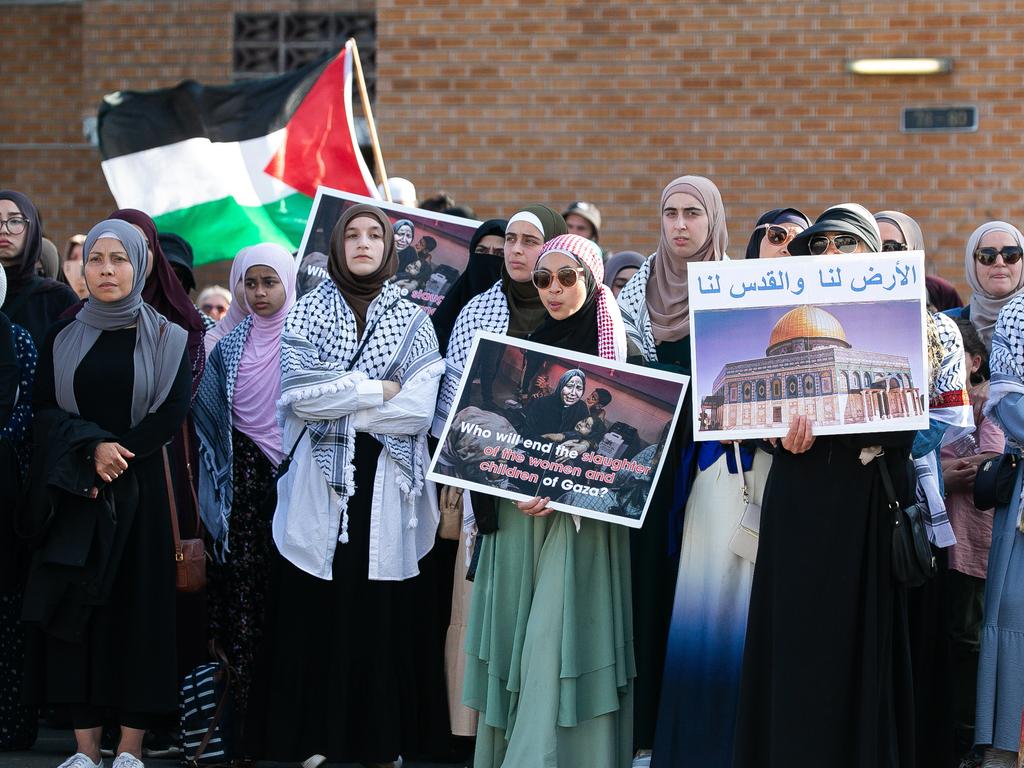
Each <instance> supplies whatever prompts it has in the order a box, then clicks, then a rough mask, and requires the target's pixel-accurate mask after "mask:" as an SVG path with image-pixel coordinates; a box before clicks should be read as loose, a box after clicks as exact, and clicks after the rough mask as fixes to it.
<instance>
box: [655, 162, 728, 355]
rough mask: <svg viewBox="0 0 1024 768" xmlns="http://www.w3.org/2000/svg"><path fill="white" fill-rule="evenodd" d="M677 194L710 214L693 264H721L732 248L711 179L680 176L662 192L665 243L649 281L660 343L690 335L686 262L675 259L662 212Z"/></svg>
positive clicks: (662, 238)
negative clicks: (683, 194) (688, 197)
mask: <svg viewBox="0 0 1024 768" xmlns="http://www.w3.org/2000/svg"><path fill="white" fill-rule="evenodd" d="M676 192H686V193H688V194H691V195H693V196H694V197H696V198H697V200H699V201H700V204H701V205H703V206H704V210H705V211H707V215H708V236H707V239H706V240H705V241H704V243H703V244H702V245H701V247H700V248H699V249H698V250H697V253H695V254H694V255H693V257H692V258H691V259H689V261H721V260H722V258H723V257H724V256H725V249H726V248H727V247H728V245H729V232H728V231H727V230H726V227H725V206H724V205H722V195H721V193H720V192H719V191H718V187H716V186H715V184H714V182H713V181H711V179H706V178H704V177H703V176H680V177H679V178H678V179H675V180H674V181H672V182H671V183H670V184H669V185H668V186H667V187H665V189H664V190H662V193H661V205H660V206H659V207H658V218H659V226H660V227H661V240H660V242H659V244H658V250H657V251H656V252H655V254H654V263H653V264H652V265H651V276H650V278H649V279H648V280H647V311H648V312H649V313H650V316H651V330H652V332H653V333H654V340H655V341H656V342H662V341H679V340H680V339H682V338H685V337H686V336H689V335H690V299H689V295H688V293H687V290H688V289H687V282H686V262H685V261H679V260H678V259H675V258H673V257H672V255H671V253H670V252H669V248H668V238H666V237H665V225H664V222H663V221H661V212H662V211H663V210H664V209H665V203H666V201H667V200H668V199H669V198H670V197H671V196H672V195H674V194H675V193H676Z"/></svg>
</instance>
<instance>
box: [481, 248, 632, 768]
mask: <svg viewBox="0 0 1024 768" xmlns="http://www.w3.org/2000/svg"><path fill="white" fill-rule="evenodd" d="M603 277H604V266H603V264H602V263H601V251H600V250H599V249H598V247H597V246H596V245H595V244H594V243H592V242H591V241H589V240H586V239H585V238H582V237H580V236H578V235H564V236H562V237H558V238H555V239H554V240H552V241H550V242H548V243H546V244H545V246H544V249H543V253H542V255H541V256H540V258H539V259H538V260H537V262H536V267H535V269H534V272H533V284H534V285H536V286H537V290H538V292H539V295H540V300H541V301H542V302H543V305H544V307H545V309H546V318H545V319H544V321H543V323H542V324H541V326H540V328H539V329H537V331H536V332H534V333H533V334H531V336H530V339H531V340H533V341H537V342H540V343H542V344H548V345H552V346H556V347H559V348H561V349H566V350H570V351H573V352H583V353H587V354H590V355H600V356H601V357H603V358H606V359H614V360H624V359H625V357H626V334H625V330H624V328H623V325H622V317H621V315H620V314H619V310H618V307H617V306H616V305H615V299H614V297H613V296H612V294H611V291H610V289H609V288H608V287H607V286H605V285H602V282H601V281H602V279H603ZM542 286H543V287H542ZM563 379H564V381H562V382H560V384H559V392H558V394H557V396H558V398H559V402H555V403H553V404H552V406H553V409H554V411H555V412H556V413H558V412H563V413H565V415H568V412H570V411H572V410H573V409H574V407H575V406H576V404H577V403H579V404H582V401H583V388H584V382H583V374H582V372H581V371H569V372H567V376H566V377H563ZM583 408H584V410H585V409H586V406H585V405H584V406H583ZM560 423H562V422H560ZM564 423H565V424H568V421H565V422H564ZM550 426H551V427H554V426H555V424H554V423H552V424H551V425H550ZM550 500H551V499H550V498H535V499H531V500H530V501H526V502H518V503H513V502H511V501H507V500H504V499H500V500H498V501H497V507H498V511H499V515H500V521H501V524H500V526H499V527H498V530H497V532H496V533H494V534H493V535H490V536H485V537H484V543H483V546H482V548H481V552H480V557H479V566H478V569H477V573H476V580H475V581H474V582H473V604H472V608H471V612H470V620H469V630H468V636H467V643H466V648H467V654H468V661H467V666H466V680H465V702H466V704H467V705H468V706H470V707H473V708H474V709H477V710H479V711H480V726H479V728H478V730H477V741H476V755H475V757H474V762H473V765H474V766H476V768H496V767H497V766H505V768H511V766H541V765H558V766H559V768H628V766H629V764H630V762H631V758H632V746H633V710H632V690H633V677H634V674H635V672H634V669H635V668H634V664H633V627H632V621H631V616H632V612H631V604H630V566H629V562H630V552H629V533H628V530H627V529H626V528H625V527H623V526H620V525H615V524H612V523H605V522H599V521H596V520H591V519H587V518H582V519H578V520H575V519H574V518H573V516H572V515H569V514H565V513H563V512H552V510H551V509H550V508H549V507H548V506H547V504H548V502H549V501H550Z"/></svg>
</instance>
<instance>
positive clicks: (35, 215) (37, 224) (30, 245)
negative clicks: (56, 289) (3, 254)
mask: <svg viewBox="0 0 1024 768" xmlns="http://www.w3.org/2000/svg"><path fill="white" fill-rule="evenodd" d="M0 200H10V201H11V202H12V203H14V204H15V205H16V206H18V210H19V211H21V215H22V216H24V217H25V219H26V220H27V221H28V227H27V228H26V229H25V246H24V248H23V249H22V251H21V264H17V265H15V266H13V267H4V272H6V273H7V292H8V295H10V294H12V293H15V292H16V291H17V290H18V288H20V287H21V286H23V285H25V284H26V283H28V282H29V281H30V280H31V279H32V278H33V277H34V276H35V274H36V262H38V261H39V254H40V253H41V252H42V250H43V222H42V219H41V218H40V217H39V211H38V210H37V209H36V207H35V205H34V204H33V203H32V201H31V200H29V199H28V198H27V197H26V196H25V195H23V194H21V192H15V191H14V190H13V189H3V190H0Z"/></svg>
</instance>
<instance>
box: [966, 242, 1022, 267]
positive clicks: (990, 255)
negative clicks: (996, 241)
mask: <svg viewBox="0 0 1024 768" xmlns="http://www.w3.org/2000/svg"><path fill="white" fill-rule="evenodd" d="M999 256H1002V257H1003V262H1004V263H1006V264H1016V263H1017V262H1018V261H1020V259H1021V256H1024V248H1021V247H1020V246H1019V245H1004V246H1003V247H1002V248H1000V249H999V250H998V251H997V250H996V249H995V248H979V249H978V250H976V251H975V252H974V258H975V260H976V261H977V262H978V263H979V264H982V265H984V266H986V267H991V266H992V265H993V264H995V263H996V259H997V258H998V257H999Z"/></svg>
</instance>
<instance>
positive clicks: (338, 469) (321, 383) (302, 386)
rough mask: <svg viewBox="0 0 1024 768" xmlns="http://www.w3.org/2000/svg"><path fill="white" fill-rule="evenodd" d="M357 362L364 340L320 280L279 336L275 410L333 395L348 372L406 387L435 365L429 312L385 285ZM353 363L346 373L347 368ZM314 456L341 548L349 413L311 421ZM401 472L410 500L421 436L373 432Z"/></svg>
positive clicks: (349, 468)
mask: <svg viewBox="0 0 1024 768" xmlns="http://www.w3.org/2000/svg"><path fill="white" fill-rule="evenodd" d="M371 332H372V336H371V337H370V339H369V341H368V342H367V344H366V346H365V347H364V348H363V350H362V353H361V354H360V355H359V359H358V360H356V361H355V364H354V365H353V364H352V362H353V357H355V354H356V352H357V350H358V348H359V344H360V342H361V341H362V339H361V338H360V337H359V335H358V330H357V327H356V318H355V315H354V314H353V313H352V310H351V309H350V308H349V306H348V305H347V304H346V303H345V300H344V298H343V297H342V295H341V292H340V291H339V290H338V288H337V286H336V285H335V284H334V282H333V281H331V280H325V281H324V282H322V283H320V285H318V286H317V287H316V288H314V289H313V290H312V291H311V292H310V293H309V294H307V295H306V296H304V297H303V298H302V299H301V300H300V301H299V303H298V304H296V305H295V307H294V309H293V310H292V311H291V312H290V313H289V315H288V319H287V320H286V321H285V326H284V333H283V335H282V338H281V400H280V403H279V406H280V407H281V408H286V407H287V406H288V405H290V404H292V403H295V402H300V401H304V400H311V399H315V398H317V397H319V396H321V395H324V394H328V393H332V392H337V391H339V390H340V389H341V388H342V386H344V383H343V382H344V380H345V378H346V377H348V376H349V375H350V373H351V372H359V373H363V374H365V375H366V377H367V378H368V379H374V380H392V381H397V382H398V383H399V384H403V383H405V382H406V381H408V380H409V379H411V378H412V377H413V376H415V375H416V374H417V373H419V372H420V371H422V370H423V369H424V368H426V367H427V366H429V365H431V364H432V363H435V362H440V360H441V356H440V354H439V353H438V349H437V336H436V335H435V334H434V329H433V327H432V326H431V324H430V320H429V319H428V317H427V315H426V313H424V312H423V310H421V309H420V308H419V307H418V306H416V305H415V304H413V303H412V302H410V301H408V300H406V299H403V298H401V289H400V288H398V286H396V285H395V284H394V283H386V284H385V285H384V287H383V288H382V289H381V292H380V294H379V295H378V296H377V298H376V299H374V300H373V302H372V303H371V304H370V306H369V309H368V311H367V316H366V329H365V331H364V333H371ZM350 366H351V368H350ZM308 426H309V435H310V443H311V446H312V452H313V458H314V461H315V462H316V464H317V466H318V467H319V469H320V471H321V472H322V473H323V475H324V478H325V479H326V481H327V483H328V484H329V485H330V486H331V488H333V489H334V491H335V493H337V495H338V501H339V511H340V512H341V516H342V525H341V536H340V537H339V540H340V541H341V542H342V543H345V542H347V541H348V500H349V498H350V497H351V496H352V493H353V491H354V490H355V487H354V478H355V467H354V466H353V464H352V460H353V454H354V447H355V439H356V435H355V427H354V426H353V424H352V418H351V416H345V417H342V418H338V419H333V420H329V421H314V422H309V424H308ZM374 437H375V438H376V439H377V440H378V441H379V442H380V443H381V444H382V445H383V446H384V449H385V450H386V451H387V452H388V453H389V454H390V455H391V458H392V459H393V460H394V461H395V463H396V464H397V465H398V467H399V474H400V477H399V483H398V484H399V488H400V490H401V491H402V493H403V495H405V496H406V497H407V498H409V499H411V498H414V497H416V496H418V495H419V494H420V492H421V491H422V489H423V477H424V466H423V461H422V458H421V457H422V456H423V455H424V449H423V446H424V445H425V441H426V437H425V435H424V434H420V435H374Z"/></svg>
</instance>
